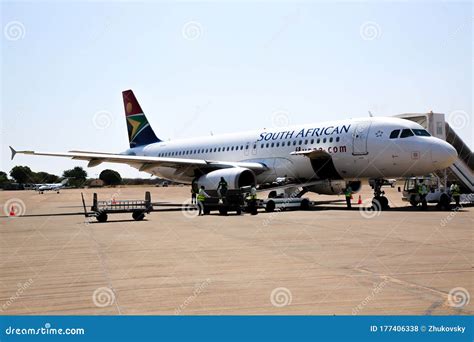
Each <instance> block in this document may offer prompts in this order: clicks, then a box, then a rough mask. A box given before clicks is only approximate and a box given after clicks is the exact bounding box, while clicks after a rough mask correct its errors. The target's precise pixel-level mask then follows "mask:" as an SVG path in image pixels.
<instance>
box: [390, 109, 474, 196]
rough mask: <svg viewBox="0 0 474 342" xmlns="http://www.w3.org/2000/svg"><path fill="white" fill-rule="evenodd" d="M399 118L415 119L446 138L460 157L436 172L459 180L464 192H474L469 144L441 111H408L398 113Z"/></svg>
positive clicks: (451, 179) (453, 179)
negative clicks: (447, 166)
mask: <svg viewBox="0 0 474 342" xmlns="http://www.w3.org/2000/svg"><path fill="white" fill-rule="evenodd" d="M396 116H397V117H399V118H402V119H407V120H411V121H414V122H416V123H418V124H420V125H421V126H423V127H424V128H425V129H426V130H427V131H428V132H430V134H431V135H432V136H434V137H437V138H439V139H442V140H445V141H447V142H448V143H450V144H451V145H453V147H454V148H455V149H456V151H457V152H458V158H457V159H456V161H455V162H454V164H453V165H451V166H450V167H449V168H447V169H445V170H439V171H436V172H435V174H436V175H437V176H438V177H439V178H441V179H444V177H446V178H447V179H446V180H447V182H448V183H451V182H457V183H458V184H459V186H460V187H461V188H462V191H463V192H464V193H474V172H473V170H474V158H473V154H472V151H471V149H470V148H469V146H467V145H466V144H465V143H464V141H463V140H462V139H461V137H460V136H459V135H457V134H456V132H455V131H454V129H453V128H452V127H451V126H450V125H449V123H448V122H446V121H445V115H444V114H440V113H433V112H430V113H421V114H420V113H406V114H400V115H396Z"/></svg>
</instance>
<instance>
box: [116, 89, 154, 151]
mask: <svg viewBox="0 0 474 342" xmlns="http://www.w3.org/2000/svg"><path fill="white" fill-rule="evenodd" d="M122 96H123V105H124V108H125V119H126V121H127V130H128V141H129V142H130V147H137V146H143V145H148V144H153V143H156V142H160V141H161V140H160V139H158V137H157V136H156V134H155V132H153V129H152V128H151V126H150V123H149V122H148V119H147V118H146V116H145V113H143V110H142V108H141V107H140V104H139V103H138V101H137V99H136V98H135V95H134V94H133V91H132V90H125V91H123V92H122Z"/></svg>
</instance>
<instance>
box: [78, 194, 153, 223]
mask: <svg viewBox="0 0 474 342" xmlns="http://www.w3.org/2000/svg"><path fill="white" fill-rule="evenodd" d="M81 197H82V206H83V207H84V216H85V217H95V218H96V219H97V221H99V222H106V221H107V218H108V214H122V213H132V217H133V219H134V220H135V221H141V220H143V219H144V218H145V214H149V213H150V212H151V211H152V210H153V205H152V204H151V194H150V192H149V191H147V192H146V193H145V200H144V201H143V200H123V201H115V200H112V201H99V200H98V199H97V193H95V192H94V197H93V202H92V207H91V211H90V212H88V211H87V209H86V202H85V200H84V195H83V194H82V193H81Z"/></svg>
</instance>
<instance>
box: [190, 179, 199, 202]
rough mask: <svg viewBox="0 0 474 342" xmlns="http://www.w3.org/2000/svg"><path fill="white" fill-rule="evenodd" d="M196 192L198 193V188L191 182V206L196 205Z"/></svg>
mask: <svg viewBox="0 0 474 342" xmlns="http://www.w3.org/2000/svg"><path fill="white" fill-rule="evenodd" d="M198 192H199V186H198V185H197V184H196V183H195V182H193V183H192V184H191V204H197V202H196V196H197V193H198Z"/></svg>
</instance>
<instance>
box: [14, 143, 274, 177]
mask: <svg viewBox="0 0 474 342" xmlns="http://www.w3.org/2000/svg"><path fill="white" fill-rule="evenodd" d="M10 150H11V153H12V157H11V159H13V158H14V157H15V155H16V154H17V153H19V154H30V155H36V156H50V157H65V158H72V159H78V160H86V161H89V164H88V165H87V166H88V167H93V166H97V165H99V164H101V163H104V162H107V163H119V164H128V165H130V166H133V167H136V168H138V169H139V170H140V171H146V170H148V169H151V168H153V167H157V166H160V167H171V168H177V169H183V168H189V169H195V168H198V169H203V170H209V171H212V170H217V169H225V168H231V167H244V168H247V169H250V170H252V171H254V172H255V173H257V174H258V173H261V172H264V171H266V170H268V167H267V166H266V165H264V164H263V163H254V162H226V161H212V160H205V159H188V158H163V157H149V156H134V155H126V154H113V153H99V152H83V151H70V152H36V151H16V150H15V149H14V148H13V147H11V146H10Z"/></svg>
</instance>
